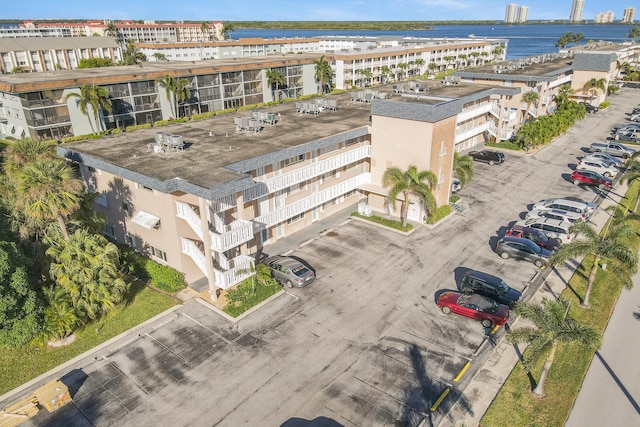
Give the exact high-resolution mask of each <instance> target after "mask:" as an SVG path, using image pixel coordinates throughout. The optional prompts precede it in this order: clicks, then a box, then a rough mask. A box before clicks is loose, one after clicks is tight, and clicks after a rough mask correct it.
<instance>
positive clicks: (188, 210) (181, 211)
mask: <svg viewBox="0 0 640 427" xmlns="http://www.w3.org/2000/svg"><path fill="white" fill-rule="evenodd" d="M176 215H177V217H178V218H181V219H184V220H185V221H187V224H189V226H190V227H191V229H192V230H193V231H194V233H196V235H197V236H198V237H199V238H200V240H203V239H204V236H203V235H202V220H201V219H200V215H198V213H196V211H195V210H194V209H193V208H192V207H191V205H189V204H187V203H184V202H179V201H176Z"/></svg>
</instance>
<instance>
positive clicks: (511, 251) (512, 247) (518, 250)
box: [496, 236, 553, 267]
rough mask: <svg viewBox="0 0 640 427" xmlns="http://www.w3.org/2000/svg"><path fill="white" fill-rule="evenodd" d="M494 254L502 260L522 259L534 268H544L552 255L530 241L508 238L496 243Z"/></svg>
mask: <svg viewBox="0 0 640 427" xmlns="http://www.w3.org/2000/svg"><path fill="white" fill-rule="evenodd" d="M496 252H498V255H500V256H501V257H502V258H504V259H507V258H514V259H518V260H520V259H522V260H525V261H529V262H532V263H534V264H535V265H536V267H544V266H546V265H547V264H549V257H551V255H552V254H553V252H551V251H550V250H548V249H543V248H541V247H540V246H538V245H536V244H535V243H533V242H532V241H531V240H527V239H521V238H519V237H509V236H505V237H503V238H502V239H500V240H499V241H498V245H497V247H496Z"/></svg>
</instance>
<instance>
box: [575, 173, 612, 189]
mask: <svg viewBox="0 0 640 427" xmlns="http://www.w3.org/2000/svg"><path fill="white" fill-rule="evenodd" d="M569 181H571V182H573V183H574V184H575V185H579V184H588V185H595V186H597V187H599V188H609V187H611V180H610V179H609V178H605V177H604V176H602V175H600V174H599V173H598V172H593V171H589V170H585V169H578V170H575V171H573V173H572V174H571V178H569Z"/></svg>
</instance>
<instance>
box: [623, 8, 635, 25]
mask: <svg viewBox="0 0 640 427" xmlns="http://www.w3.org/2000/svg"><path fill="white" fill-rule="evenodd" d="M635 17H636V8H635V7H627V8H625V10H624V13H623V14H622V22H625V23H632V22H633V21H634V20H635Z"/></svg>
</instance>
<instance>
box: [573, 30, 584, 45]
mask: <svg viewBox="0 0 640 427" xmlns="http://www.w3.org/2000/svg"><path fill="white" fill-rule="evenodd" d="M582 40H584V34H582V33H575V34H574V35H573V37H571V43H573V45H574V46H577V45H578V43H579V42H580V41H582Z"/></svg>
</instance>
